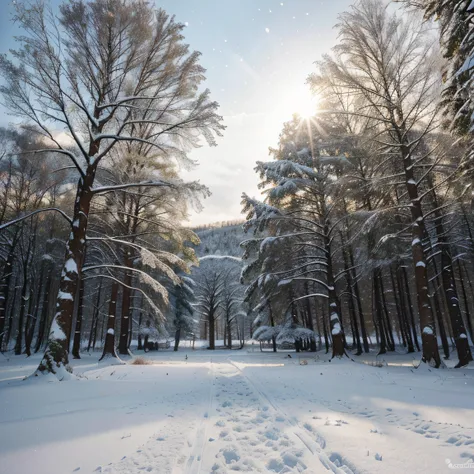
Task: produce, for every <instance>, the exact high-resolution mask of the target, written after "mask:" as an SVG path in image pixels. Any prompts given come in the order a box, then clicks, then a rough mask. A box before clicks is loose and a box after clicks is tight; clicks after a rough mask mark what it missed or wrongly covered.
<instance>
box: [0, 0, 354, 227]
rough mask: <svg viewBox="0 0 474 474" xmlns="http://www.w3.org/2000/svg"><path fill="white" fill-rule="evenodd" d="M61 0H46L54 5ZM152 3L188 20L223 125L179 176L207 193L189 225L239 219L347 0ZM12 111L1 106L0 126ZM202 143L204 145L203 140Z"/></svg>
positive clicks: (302, 104) (8, 28)
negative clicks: (259, 167) (244, 198)
mask: <svg viewBox="0 0 474 474" xmlns="http://www.w3.org/2000/svg"><path fill="white" fill-rule="evenodd" d="M59 2H60V0H52V3H53V4H58V3H59ZM155 3H156V5H157V7H161V8H163V9H165V10H166V11H167V12H169V13H170V14H173V15H175V16H176V20H177V21H180V22H182V23H185V24H186V25H187V27H186V29H185V31H184V34H185V40H186V42H187V43H188V44H190V46H191V48H192V49H194V50H197V51H200V52H201V53H202V57H201V64H202V65H203V66H204V67H205V68H206V69H207V73H206V76H207V81H206V82H205V84H204V87H207V88H209V89H210V90H211V97H212V99H213V100H216V101H217V102H219V104H220V110H219V113H220V115H222V116H223V117H224V125H226V126H227V129H226V130H225V132H224V136H223V137H222V138H220V139H219V140H218V146H217V147H213V148H210V147H208V146H203V147H201V148H199V149H197V150H195V151H193V152H192V153H191V155H190V156H191V158H193V159H194V160H196V161H197V162H198V163H199V165H198V166H197V167H196V168H195V169H194V170H192V171H191V172H185V173H183V178H185V179H189V180H191V179H192V180H199V181H200V182H201V183H202V184H205V185H206V186H208V187H209V189H210V191H211V193H212V196H211V197H210V198H208V199H206V200H205V201H204V202H203V205H204V210H203V211H201V212H200V213H196V212H191V215H190V222H189V224H190V225H201V224H208V223H214V222H219V221H227V220H234V219H243V217H244V216H243V215H242V214H241V205H240V201H241V195H242V193H243V192H246V193H247V194H249V195H251V196H255V197H257V198H259V197H260V191H259V190H258V188H257V184H258V176H257V175H256V174H255V172H254V167H255V162H256V161H265V160H267V159H269V157H268V147H269V146H276V144H277V142H278V135H279V132H280V130H281V128H282V124H283V122H284V121H286V120H289V119H290V118H291V115H292V113H293V112H304V113H307V112H309V111H310V110H311V109H310V107H312V106H314V107H315V105H314V103H313V102H312V99H311V95H310V93H309V90H308V87H307V86H306V85H305V81H306V78H307V76H308V75H309V74H310V73H311V72H313V71H314V70H315V65H314V63H315V61H318V60H319V59H320V58H321V56H322V55H323V54H325V53H327V52H329V50H330V48H331V47H332V46H333V45H334V44H335V43H336V41H337V32H336V31H335V30H334V25H335V24H336V22H337V16H338V14H339V13H342V12H343V11H345V10H347V8H348V7H349V6H350V5H351V4H352V3H353V0H332V1H328V0H286V1H285V0H283V1H280V0H160V1H155ZM10 11H11V7H10V1H9V0H0V53H4V52H7V50H8V48H10V47H13V46H14V43H13V40H12V38H13V36H14V35H15V34H18V30H17V29H16V28H15V25H12V24H11V22H10V19H9V18H10V15H9V12H10ZM9 120H10V118H9V117H8V116H6V115H5V114H4V112H2V111H0V125H2V126H5V125H7V124H8V122H9ZM203 145H204V144H203Z"/></svg>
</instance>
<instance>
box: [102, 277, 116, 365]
mask: <svg viewBox="0 0 474 474" xmlns="http://www.w3.org/2000/svg"><path fill="white" fill-rule="evenodd" d="M117 296H118V283H117V282H116V281H114V282H113V283H112V288H111V291H110V301H109V313H108V317H107V333H106V335H105V343H104V351H103V353H102V357H101V358H100V359H99V362H100V361H101V360H103V359H105V358H110V357H112V358H115V359H116V358H117V353H116V352H115V314H116V312H117Z"/></svg>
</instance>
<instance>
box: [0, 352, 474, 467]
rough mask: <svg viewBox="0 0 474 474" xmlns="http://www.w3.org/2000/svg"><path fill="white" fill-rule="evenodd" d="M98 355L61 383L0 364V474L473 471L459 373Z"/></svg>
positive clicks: (31, 362) (465, 377)
mask: <svg viewBox="0 0 474 474" xmlns="http://www.w3.org/2000/svg"><path fill="white" fill-rule="evenodd" d="M185 355H187V356H188V358H187V359H185ZM98 356H99V353H95V354H93V355H89V354H83V355H82V359H81V360H78V361H76V360H74V361H72V363H73V365H74V370H75V373H76V374H82V376H80V377H78V378H71V380H69V381H65V382H58V381H57V379H55V378H51V379H49V378H46V377H39V378H30V379H28V380H26V381H24V380H22V378H23V376H25V375H28V374H30V373H32V372H33V371H34V369H35V368H36V366H37V364H38V362H39V360H40V356H37V355H35V356H33V357H30V358H26V357H24V356H17V357H15V356H11V357H0V401H1V402H0V407H1V408H0V424H1V429H0V460H1V462H0V473H1V474H7V473H8V474H25V473H35V474H65V473H73V472H79V473H109V474H125V473H126V474H141V473H157V474H167V473H170V474H179V473H182V474H184V473H189V474H191V473H192V474H194V473H203V474H204V473H206V474H208V473H216V474H219V473H221V474H223V473H232V472H250V473H270V474H271V473H275V472H277V473H305V474H310V473H311V474H314V473H324V474H328V473H334V474H351V473H352V474H363V473H364V474H365V473H374V474H375V473H377V474H378V473H381V472H383V473H387V474H399V473H403V472H406V473H428V472H429V473H432V474H436V473H447V472H452V470H451V469H450V467H449V466H448V464H449V463H450V464H451V465H464V464H465V463H466V462H468V461H469V460H470V459H471V458H474V402H473V400H474V371H472V370H470V369H457V370H452V369H443V370H435V369H429V368H428V367H424V368H423V369H422V370H417V369H415V368H414V367H413V364H412V359H411V357H410V356H408V355H407V356H392V357H391V356H390V355H387V356H384V358H385V361H386V362H387V363H388V365H385V364H384V367H373V366H369V365H364V364H361V363H358V362H352V361H351V360H350V359H349V358H346V359H343V360H333V361H332V362H329V359H328V356H326V355H324V354H323V353H318V354H309V353H305V354H296V353H293V355H292V358H288V355H287V354H286V353H281V352H280V353H276V354H274V353H267V352H264V353H261V352H259V351H258V349H257V347H255V352H253V348H249V349H248V350H243V351H235V350H234V351H226V350H219V351H216V352H213V353H210V351H201V350H196V351H192V350H190V349H189V348H188V349H186V350H184V349H183V350H182V351H180V352H177V353H172V352H161V353H160V352H158V353H155V354H153V355H151V354H146V355H145V358H147V359H149V361H150V362H152V363H151V364H150V365H130V364H126V365H121V366H113V367H111V366H105V367H104V366H101V367H100V368H99V366H98V365H97V359H98ZM363 357H365V359H366V360H371V361H373V356H363ZM357 360H360V359H357ZM53 380H54V382H53ZM468 471H469V470H467V471H466V472H468Z"/></svg>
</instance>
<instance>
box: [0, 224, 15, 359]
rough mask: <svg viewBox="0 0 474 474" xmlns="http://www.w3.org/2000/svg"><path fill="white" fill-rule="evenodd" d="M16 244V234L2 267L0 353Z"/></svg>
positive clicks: (0, 286)
mask: <svg viewBox="0 0 474 474" xmlns="http://www.w3.org/2000/svg"><path fill="white" fill-rule="evenodd" d="M16 242H17V233H15V236H14V238H13V240H12V245H11V246H10V249H9V251H8V257H7V260H6V262H5V266H4V267H3V275H2V280H1V285H0V351H1V350H2V347H3V336H4V334H5V322H6V316H7V307H8V302H9V297H10V286H11V280H12V275H13V262H14V260H15V247H16Z"/></svg>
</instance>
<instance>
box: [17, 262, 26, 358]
mask: <svg viewBox="0 0 474 474" xmlns="http://www.w3.org/2000/svg"><path fill="white" fill-rule="evenodd" d="M26 268H27V267H26V265H25V270H24V272H23V283H22V287H21V296H20V302H21V303H20V315H19V317H18V328H17V336H16V343H15V355H20V354H21V349H22V347H23V344H22V342H23V329H24V328H23V326H24V325H25V314H26V312H27V311H26V306H27V301H28V300H29V298H28V297H27V293H28V291H27V290H28V273H27V271H26Z"/></svg>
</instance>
